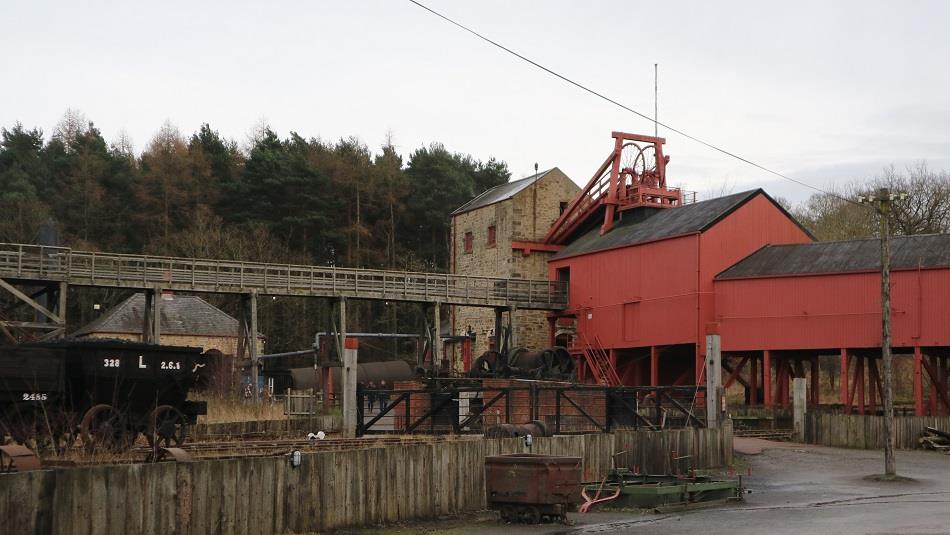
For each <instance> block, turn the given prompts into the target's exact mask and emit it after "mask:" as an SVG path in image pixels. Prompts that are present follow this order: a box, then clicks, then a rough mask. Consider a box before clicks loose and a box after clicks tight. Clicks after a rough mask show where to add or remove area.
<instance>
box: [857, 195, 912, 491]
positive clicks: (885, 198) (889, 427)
mask: <svg viewBox="0 0 950 535" xmlns="http://www.w3.org/2000/svg"><path fill="white" fill-rule="evenodd" d="M906 197H907V194H906V193H901V194H899V195H896V196H895V195H893V194H891V192H890V190H888V189H887V188H881V189H879V190H878V192H877V195H876V196H868V197H864V196H859V197H858V202H861V203H866V204H870V205H871V206H873V207H874V208H875V210H877V213H878V217H879V219H880V223H881V359H882V360H883V361H884V400H883V401H884V475H885V476H896V475H897V463H896V461H895V459H894V367H893V363H892V362H891V360H892V359H891V250H890V214H891V201H893V200H894V199H895V198H898V199H904V198H906Z"/></svg>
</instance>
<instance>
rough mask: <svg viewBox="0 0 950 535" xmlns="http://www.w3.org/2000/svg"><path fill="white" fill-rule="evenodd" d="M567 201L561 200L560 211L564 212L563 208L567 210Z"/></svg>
mask: <svg viewBox="0 0 950 535" xmlns="http://www.w3.org/2000/svg"><path fill="white" fill-rule="evenodd" d="M567 204H568V203H567V202H565V201H561V213H562V214H563V213H564V210H567Z"/></svg>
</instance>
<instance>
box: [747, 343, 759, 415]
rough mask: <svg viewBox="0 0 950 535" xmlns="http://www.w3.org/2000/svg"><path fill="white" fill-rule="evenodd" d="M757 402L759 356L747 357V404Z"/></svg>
mask: <svg viewBox="0 0 950 535" xmlns="http://www.w3.org/2000/svg"><path fill="white" fill-rule="evenodd" d="M758 404H759V356H758V355H751V356H750V357H749V405H758Z"/></svg>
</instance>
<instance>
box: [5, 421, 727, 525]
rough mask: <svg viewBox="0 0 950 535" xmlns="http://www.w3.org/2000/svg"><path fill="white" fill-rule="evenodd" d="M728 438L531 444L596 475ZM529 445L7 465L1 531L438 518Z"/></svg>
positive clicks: (702, 457) (694, 432)
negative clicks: (492, 467) (620, 455)
mask: <svg viewBox="0 0 950 535" xmlns="http://www.w3.org/2000/svg"><path fill="white" fill-rule="evenodd" d="M731 445H732V435H731V431H730V430H729V428H728V427H727V428H726V429H724V430H718V429H686V430H677V431H658V432H650V431H620V432H617V433H615V434H591V435H580V436H567V437H551V438H537V439H535V442H534V446H533V452H535V453H550V454H558V455H576V456H581V457H583V458H584V473H585V478H586V479H589V480H594V479H597V478H600V477H602V476H603V474H604V473H605V472H606V470H608V469H609V468H610V466H611V463H612V459H613V457H614V454H615V453H617V452H620V451H627V452H628V453H626V454H625V455H630V456H632V457H631V459H634V460H637V461H638V462H640V463H641V464H640V466H642V467H643V469H644V470H645V471H651V472H657V471H660V472H662V471H664V470H665V467H668V462H669V455H670V454H669V451H668V449H667V448H671V447H675V448H677V450H676V451H677V454H678V455H691V456H692V457H691V460H692V461H694V462H693V465H694V466H695V467H696V468H705V467H712V466H723V465H727V464H731V463H732V447H731ZM700 449H702V451H700ZM523 450H524V446H523V443H522V440H521V439H498V440H460V441H449V442H439V443H432V444H418V445H416V444H413V445H400V446H391V447H382V448H372V449H364V450H351V451H328V452H317V453H308V454H304V455H303V462H302V464H301V466H299V467H297V468H293V467H291V465H290V463H289V461H288V458H287V457H252V458H241V459H222V460H207V461H198V462H193V463H180V464H176V463H170V462H169V463H159V464H153V465H143V464H138V465H117V466H95V467H82V468H70V469H54V470H43V471H36V472H27V473H23V474H4V475H0V522H2V524H0V526H2V529H0V531H3V532H5V533H37V534H52V533H55V534H64V535H70V534H76V535H80V534H81V535H87V534H90V535H98V534H108V533H136V534H138V535H145V534H151V533H160V534H168V533H177V534H206V533H207V534H226V535H231V534H243V533H253V534H272V533H274V534H277V533H287V532H296V533H306V532H312V531H326V530H332V529H336V528H341V527H345V526H363V525H377V524H382V523H389V522H398V521H405V520H410V519H417V518H431V517H437V516H439V515H445V514H452V513H459V512H464V511H474V510H479V509H483V508H484V507H485V478H484V473H485V463H484V459H485V457H486V456H488V455H497V454H501V453H513V452H522V451H523Z"/></svg>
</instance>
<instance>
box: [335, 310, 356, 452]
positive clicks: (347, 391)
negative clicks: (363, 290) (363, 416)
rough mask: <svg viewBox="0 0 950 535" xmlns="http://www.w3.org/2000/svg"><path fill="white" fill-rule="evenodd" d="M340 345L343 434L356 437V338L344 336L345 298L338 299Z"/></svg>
mask: <svg viewBox="0 0 950 535" xmlns="http://www.w3.org/2000/svg"><path fill="white" fill-rule="evenodd" d="M339 337H340V347H342V348H343V355H342V357H343V368H342V369H341V370H340V381H342V382H343V436H344V438H355V437H356V423H357V422H356V419H357V415H358V411H357V410H356V409H357V407H356V403H357V399H356V357H357V345H356V340H355V339H351V340H348V339H347V338H346V299H345V298H341V299H340V332H339Z"/></svg>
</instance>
